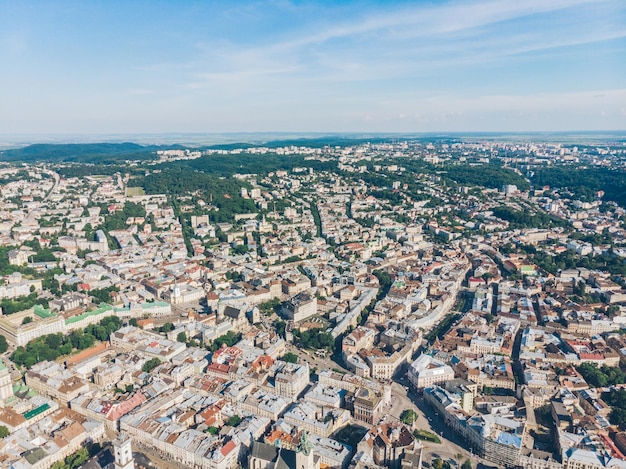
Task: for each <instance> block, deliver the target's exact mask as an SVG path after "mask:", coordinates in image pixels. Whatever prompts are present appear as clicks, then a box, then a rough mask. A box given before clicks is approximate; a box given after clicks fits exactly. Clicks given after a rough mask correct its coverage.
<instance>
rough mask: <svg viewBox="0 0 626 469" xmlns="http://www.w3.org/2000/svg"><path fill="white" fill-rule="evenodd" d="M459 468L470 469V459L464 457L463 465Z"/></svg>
mask: <svg viewBox="0 0 626 469" xmlns="http://www.w3.org/2000/svg"><path fill="white" fill-rule="evenodd" d="M461 469H472V461H470V460H469V459H466V460H465V462H464V463H463V465H462V466H461Z"/></svg>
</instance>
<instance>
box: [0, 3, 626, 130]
mask: <svg viewBox="0 0 626 469" xmlns="http://www.w3.org/2000/svg"><path fill="white" fill-rule="evenodd" d="M0 29H1V31H2V32H0V60H2V62H3V67H4V68H5V73H4V74H2V75H1V78H0V86H1V88H2V90H3V91H2V92H0V103H2V105H1V106H0V109H1V110H0V126H1V127H2V129H3V130H2V133H28V134H36V133H41V134H59V133H65V134H99V133H118V134H125V133H162V132H270V131H281V132H308V131H311V132H437V131H447V132H463V131H467V132H471V131H505V132H506V131H540V130H546V131H565V130H621V129H624V128H626V84H625V83H624V76H625V73H624V72H626V63H625V62H626V61H624V60H623V57H624V56H626V53H625V52H626V50H625V49H626V39H625V38H626V6H625V5H624V4H622V3H621V2H619V1H617V0H603V1H587V0H575V1H562V0H556V1H551V2H541V1H526V2H512V1H473V2H457V1H449V2H443V3H436V4H433V3H430V2H401V1H398V2H393V3H390V2H368V3H367V4H361V3H357V2H304V3H296V2H283V1H269V2H245V3H237V5H235V6H233V5H229V4H228V2H212V3H210V4H205V3H203V2H185V3H184V4H182V5H181V4H180V3H177V2H167V1H165V2H159V3H150V4H148V3H139V2H133V3H130V4H122V3H120V4H114V5H113V4H111V3H108V2H86V3H81V4H72V3H69V2H58V1H57V2H50V3H44V2H29V3H23V4H17V3H16V4H13V3H9V2H0Z"/></svg>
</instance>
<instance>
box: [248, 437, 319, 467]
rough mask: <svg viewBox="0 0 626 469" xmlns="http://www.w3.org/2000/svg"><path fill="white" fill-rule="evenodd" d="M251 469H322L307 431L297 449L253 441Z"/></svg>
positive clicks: (250, 458)
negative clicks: (312, 449)
mask: <svg viewBox="0 0 626 469" xmlns="http://www.w3.org/2000/svg"><path fill="white" fill-rule="evenodd" d="M248 468H249V469H320V458H319V456H315V455H314V454H313V452H312V451H311V444H310V443H309V441H308V438H307V436H306V432H304V433H303V435H302V436H301V437H300V444H299V446H298V447H297V448H296V449H295V450H290V449H283V448H281V447H280V446H272V445H268V444H267V443H261V442H259V441H255V442H253V443H252V449H251V451H250V457H249V458H248Z"/></svg>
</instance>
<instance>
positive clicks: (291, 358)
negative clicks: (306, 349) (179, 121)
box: [283, 352, 298, 363]
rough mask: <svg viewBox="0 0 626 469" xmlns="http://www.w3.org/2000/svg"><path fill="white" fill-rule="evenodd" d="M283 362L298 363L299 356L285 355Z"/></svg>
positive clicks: (288, 353) (289, 353) (293, 354)
mask: <svg viewBox="0 0 626 469" xmlns="http://www.w3.org/2000/svg"><path fill="white" fill-rule="evenodd" d="M283 361H286V362H287V363H298V355H296V354H295V353H291V352H287V353H286V354H285V355H283Z"/></svg>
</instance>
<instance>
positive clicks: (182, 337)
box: [176, 331, 187, 344]
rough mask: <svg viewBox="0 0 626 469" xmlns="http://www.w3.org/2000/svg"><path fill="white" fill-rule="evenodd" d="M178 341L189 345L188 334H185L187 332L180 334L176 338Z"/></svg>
mask: <svg viewBox="0 0 626 469" xmlns="http://www.w3.org/2000/svg"><path fill="white" fill-rule="evenodd" d="M176 341H177V342H182V343H183V344H184V343H187V334H186V333H185V331H183V332H179V333H178V335H177V336H176Z"/></svg>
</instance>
